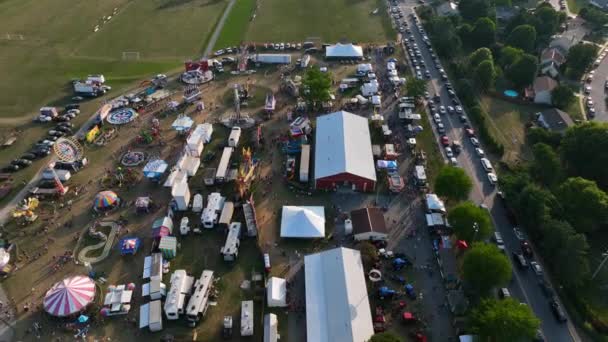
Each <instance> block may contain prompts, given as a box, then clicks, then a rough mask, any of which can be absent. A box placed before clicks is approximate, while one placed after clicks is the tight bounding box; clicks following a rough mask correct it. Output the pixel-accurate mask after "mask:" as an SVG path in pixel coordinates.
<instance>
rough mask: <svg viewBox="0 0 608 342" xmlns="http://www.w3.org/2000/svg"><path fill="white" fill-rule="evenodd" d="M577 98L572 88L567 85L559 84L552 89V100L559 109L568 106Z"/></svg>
mask: <svg viewBox="0 0 608 342" xmlns="http://www.w3.org/2000/svg"><path fill="white" fill-rule="evenodd" d="M574 100H576V96H575V95H574V92H573V91H572V89H571V88H570V87H568V86H565V85H559V86H557V87H555V88H554V89H553V90H552V91H551V102H553V105H554V106H555V107H557V108H559V109H566V108H568V107H569V106H570V105H571V104H572V103H573V102H574Z"/></svg>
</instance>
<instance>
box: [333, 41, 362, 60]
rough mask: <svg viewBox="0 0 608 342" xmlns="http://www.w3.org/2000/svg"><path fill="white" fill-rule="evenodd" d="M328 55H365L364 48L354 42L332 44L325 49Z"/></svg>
mask: <svg viewBox="0 0 608 342" xmlns="http://www.w3.org/2000/svg"><path fill="white" fill-rule="evenodd" d="M325 56H326V57H358V58H360V57H363V48H362V47H360V46H358V45H354V44H340V43H338V44H336V45H330V46H328V47H327V48H326V49H325Z"/></svg>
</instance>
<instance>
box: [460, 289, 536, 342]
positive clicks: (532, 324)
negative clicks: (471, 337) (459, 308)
mask: <svg viewBox="0 0 608 342" xmlns="http://www.w3.org/2000/svg"><path fill="white" fill-rule="evenodd" d="M469 323H470V325H471V328H472V330H473V333H475V334H479V335H481V336H482V337H484V338H486V339H488V340H491V341H495V342H510V341H527V340H532V339H534V337H535V336H536V331H537V330H538V328H539V327H540V320H539V319H538V318H537V317H536V316H535V315H534V312H532V309H531V308H530V306H528V305H521V303H519V301H516V300H515V299H512V298H506V299H503V300H496V299H484V300H482V301H481V303H479V305H478V306H477V307H476V308H474V309H473V310H472V311H471V313H470V314H469Z"/></svg>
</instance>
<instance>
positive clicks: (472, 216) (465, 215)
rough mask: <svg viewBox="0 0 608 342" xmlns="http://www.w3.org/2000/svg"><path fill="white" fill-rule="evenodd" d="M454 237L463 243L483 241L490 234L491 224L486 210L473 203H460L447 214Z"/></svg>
mask: <svg viewBox="0 0 608 342" xmlns="http://www.w3.org/2000/svg"><path fill="white" fill-rule="evenodd" d="M448 221H449V222H450V225H452V228H454V233H455V234H456V236H457V237H458V238H459V239H461V240H465V241H469V242H472V241H480V240H485V239H487V238H488V237H490V235H491V234H492V222H491V221H490V214H489V213H488V211H487V210H486V209H483V208H480V207H478V206H477V205H475V203H473V202H462V203H460V204H459V205H457V206H455V207H454V208H452V210H450V212H449V213H448Z"/></svg>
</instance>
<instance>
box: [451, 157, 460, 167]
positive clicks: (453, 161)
mask: <svg viewBox="0 0 608 342" xmlns="http://www.w3.org/2000/svg"><path fill="white" fill-rule="evenodd" d="M450 165H452V166H458V159H456V157H452V158H450Z"/></svg>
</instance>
